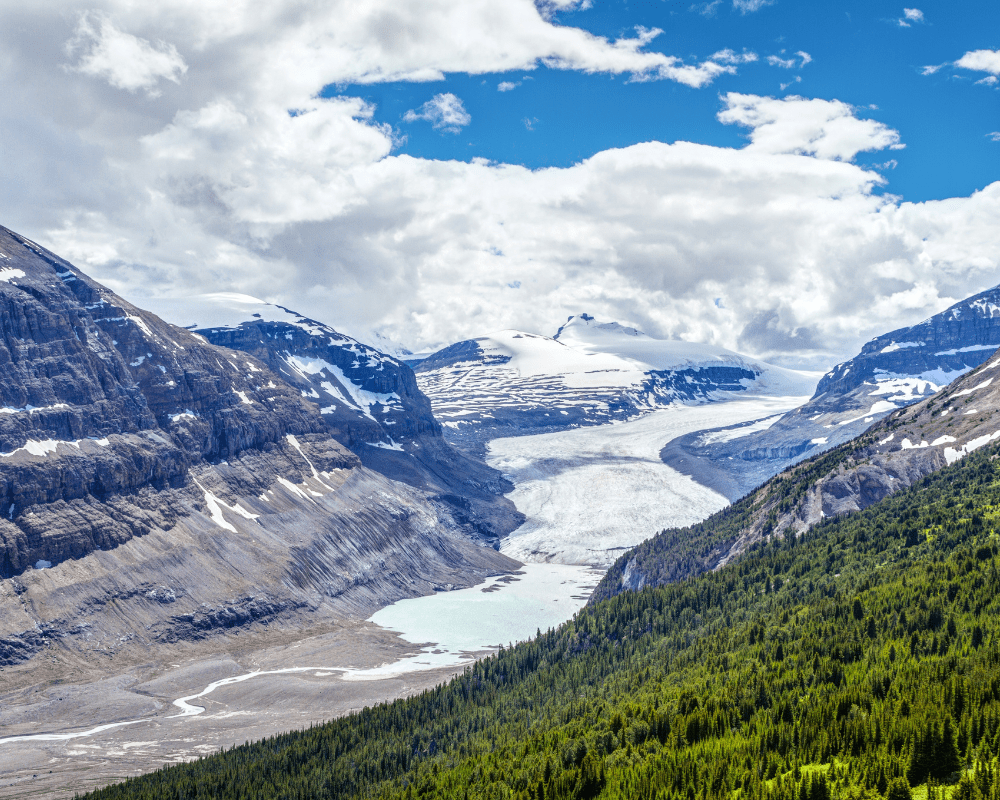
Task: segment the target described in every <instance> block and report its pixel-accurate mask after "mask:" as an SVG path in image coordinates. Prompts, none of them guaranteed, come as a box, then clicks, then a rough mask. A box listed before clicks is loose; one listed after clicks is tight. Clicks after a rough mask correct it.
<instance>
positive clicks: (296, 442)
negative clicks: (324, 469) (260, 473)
mask: <svg viewBox="0 0 1000 800" xmlns="http://www.w3.org/2000/svg"><path fill="white" fill-rule="evenodd" d="M285 439H286V440H287V442H288V443H289V444H290V445H291V446H292V447H294V448H295V449H296V450H297V451H298V453H299V455H300V456H302V458H303V459H305V462H306V463H307V464H308V465H309V469H311V470H312V474H313V477H314V478H316V480H318V481H320V482H321V483H322V479H321V478H320V474H319V471H318V470H317V469H316V467H315V466H314V465H313V462H312V461H310V460H309V456H307V455H306V454H305V451H304V450H303V449H302V445H300V444H299V440H298V439H296V438H295V437H294V436H293V435H292V434H290V433H286V434H285ZM324 485H325V484H324Z"/></svg>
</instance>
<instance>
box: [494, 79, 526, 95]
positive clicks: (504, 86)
mask: <svg viewBox="0 0 1000 800" xmlns="http://www.w3.org/2000/svg"><path fill="white" fill-rule="evenodd" d="M520 85H521V81H516V82H515V81H500V83H498V84H497V91H498V92H509V91H511V90H512V89H516V88H517V87H518V86H520Z"/></svg>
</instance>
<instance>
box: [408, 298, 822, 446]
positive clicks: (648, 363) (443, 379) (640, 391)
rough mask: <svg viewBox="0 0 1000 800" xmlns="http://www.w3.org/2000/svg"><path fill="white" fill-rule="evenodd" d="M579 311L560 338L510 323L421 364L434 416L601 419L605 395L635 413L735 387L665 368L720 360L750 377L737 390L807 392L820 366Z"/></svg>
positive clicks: (722, 394) (696, 367)
mask: <svg viewBox="0 0 1000 800" xmlns="http://www.w3.org/2000/svg"><path fill="white" fill-rule="evenodd" d="M578 319H581V318H579V317H574V318H572V319H571V321H570V323H567V325H566V326H564V327H563V328H562V329H560V331H559V333H558V336H559V339H550V338H548V337H546V336H539V335H536V334H529V333H523V332H521V331H515V330H506V331H500V332H497V333H494V334H491V335H489V336H484V337H481V338H478V339H475V340H474V342H475V344H476V345H477V346H478V348H479V350H480V351H481V355H480V354H479V353H477V354H476V355H475V356H470V358H469V360H466V361H459V362H455V363H452V364H448V365H446V366H442V367H439V368H437V369H432V370H422V371H420V372H418V373H417V382H418V384H419V386H420V388H421V390H422V391H423V392H424V393H425V394H426V395H427V396H428V397H429V398H430V400H431V403H432V405H433V408H434V415H435V416H436V417H437V418H439V419H444V420H448V421H449V422H460V423H462V424H470V423H473V424H474V423H478V422H480V421H482V420H483V419H490V418H491V417H492V416H493V412H494V411H495V410H496V409H498V408H510V409H516V410H517V411H518V412H519V413H520V412H525V411H529V410H531V411H538V412H539V413H542V414H545V413H548V414H550V415H552V416H555V415H557V414H558V415H560V416H565V415H566V414H568V412H566V409H574V410H576V411H577V412H579V413H578V414H577V415H576V416H575V417H574V420H573V421H574V424H577V423H578V422H580V421H586V422H602V421H605V420H606V419H607V418H608V417H609V416H610V412H609V408H610V405H611V404H612V403H613V404H614V407H615V408H616V409H627V411H626V412H625V413H626V414H628V415H633V414H639V413H645V412H647V411H651V410H653V409H656V408H663V407H666V406H668V405H670V404H673V403H677V402H692V401H695V402H698V401H700V402H705V401H714V400H724V399H725V400H728V399H729V397H731V396H732V395H734V394H736V392H733V391H727V390H723V389H716V388H715V386H714V384H712V383H711V382H709V381H706V382H705V383H703V384H698V383H697V382H693V381H692V379H691V375H690V374H685V375H684V377H685V378H687V379H688V383H689V384H694V385H693V386H692V387H691V389H685V388H683V386H680V387H679V386H678V385H677V378H676V377H675V376H674V375H673V374H671V373H672V371H682V372H684V373H687V372H688V371H690V372H694V373H697V372H698V371H700V370H701V369H703V368H706V367H719V366H726V367H730V368H734V369H741V370H746V371H747V372H749V373H751V374H753V375H755V376H756V377H755V379H753V380H749V379H744V380H742V381H740V383H741V385H742V387H743V391H740V392H739V394H741V395H776V396H792V395H805V394H811V393H812V392H813V390H814V389H815V387H816V383H817V381H818V379H819V373H806V372H795V371H793V370H787V369H783V368H781V367H775V366H772V365H770V364H766V363H764V362H762V361H757V360H754V359H751V358H748V357H747V356H742V355H740V354H738V353H733V352H731V351H729V350H725V349H724V348H720V347H714V346H709V345H703V344H693V343H690V342H680V341H667V340H662V339H654V338H653V337H650V336H646V335H645V334H643V333H641V332H639V331H636V330H635V329H633V328H625V327H623V326H621V325H618V324H617V323H597V322H596V321H595V320H592V319H591V320H589V321H588V324H586V325H585V324H583V323H581V324H578V325H574V324H573V322H574V320H578ZM590 323H593V324H590ZM664 373H667V374H666V375H665V374H664ZM564 412H565V413H564ZM616 413H617V412H616ZM452 427H455V426H452ZM712 427H718V426H712Z"/></svg>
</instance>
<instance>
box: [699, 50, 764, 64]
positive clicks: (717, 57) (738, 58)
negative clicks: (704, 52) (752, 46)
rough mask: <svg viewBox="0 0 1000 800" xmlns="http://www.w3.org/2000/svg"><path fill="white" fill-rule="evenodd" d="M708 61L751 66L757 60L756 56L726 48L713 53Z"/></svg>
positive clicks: (751, 53)
mask: <svg viewBox="0 0 1000 800" xmlns="http://www.w3.org/2000/svg"><path fill="white" fill-rule="evenodd" d="M709 60H710V61H715V62H717V63H719V64H752V63H753V62H754V61H756V60H757V54H756V53H754V52H750V51H747V50H744V51H743V52H742V53H737V52H736V51H735V50H730V49H728V48H726V49H725V50H720V51H719V52H718V53H714V54H713V55H712V57H711V58H710V59H709Z"/></svg>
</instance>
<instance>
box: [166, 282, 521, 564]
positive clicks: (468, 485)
mask: <svg viewBox="0 0 1000 800" xmlns="http://www.w3.org/2000/svg"><path fill="white" fill-rule="evenodd" d="M170 311H171V313H172V314H173V315H175V317H176V319H177V320H178V321H183V322H184V323H185V324H186V325H187V326H188V327H189V328H190V329H191V330H193V331H194V332H195V333H196V334H198V335H199V336H203V337H204V338H205V339H207V340H208V341H210V342H211V343H213V344H217V345H221V346H223V347H226V348H229V349H233V350H239V351H241V352H244V353H248V354H250V355H252V356H253V357H254V358H256V359H257V360H259V361H260V362H261V363H264V364H266V365H267V366H268V367H269V368H270V369H271V371H272V372H274V373H275V374H277V375H280V376H281V378H282V379H283V380H284V381H285V382H286V383H287V384H289V385H290V386H292V387H294V388H295V389H297V390H298V391H299V392H300V394H301V396H302V398H303V399H304V400H306V401H307V402H309V403H310V404H312V405H313V406H314V407H315V408H316V410H317V411H318V412H319V414H320V416H321V417H322V419H323V422H324V423H325V425H326V429H327V430H328V431H329V432H330V434H331V435H332V436H333V438H335V439H336V440H337V441H338V442H340V443H341V444H343V445H344V446H345V447H347V448H348V449H350V450H351V451H353V452H354V453H355V454H356V455H357V456H358V458H359V459H360V460H361V463H362V464H364V465H365V466H366V467H369V468H371V469H373V470H375V471H377V472H380V473H382V474H383V475H385V476H387V477H389V478H392V479H393V480H399V481H402V482H404V483H406V484H408V485H410V486H413V487H416V488H418V489H420V490H423V491H426V492H428V493H429V494H430V496H431V500H432V502H434V503H436V504H437V505H438V506H439V509H440V510H441V512H442V513H444V514H447V515H449V516H450V517H451V519H452V520H453V521H454V522H455V524H456V525H459V526H461V527H463V528H465V529H466V530H467V531H468V532H469V533H470V534H473V535H475V536H477V537H479V538H480V539H481V540H483V541H484V542H486V543H489V544H490V545H492V546H496V545H497V543H498V542H499V539H500V537H502V536H504V535H506V534H507V533H509V532H510V531H511V530H513V529H514V528H516V527H517V526H518V525H520V524H521V522H522V521H523V519H524V518H523V516H522V515H521V514H519V513H518V512H517V510H516V509H515V508H514V505H513V503H511V502H510V501H509V500H507V499H505V498H504V497H503V493H504V492H509V491H511V490H512V489H513V486H511V485H510V483H509V482H507V481H506V480H504V479H503V478H502V476H501V475H500V473H499V472H497V471H496V470H493V469H490V468H489V467H487V466H486V465H485V464H484V463H482V462H481V461H478V460H475V459H471V458H469V457H468V456H466V455H464V454H462V453H459V452H458V451H456V450H455V449H454V448H452V447H451V446H450V445H449V444H448V443H447V442H445V441H444V439H443V438H442V436H441V426H440V425H439V424H438V423H437V421H436V420H435V419H434V416H433V414H432V413H431V404H430V401H429V400H428V399H427V397H426V396H425V395H424V394H423V392H421V391H420V389H419V388H418V387H417V381H416V378H415V376H414V374H413V370H412V369H410V367H409V366H407V365H406V364H404V363H403V362H401V361H399V360H397V359H395V358H392V357H390V356H387V355H385V354H384V353H381V352H379V351H378V350H375V349H374V348H372V347H369V346H367V345H365V344H363V343H361V342H359V341H357V340H355V339H352V338H351V337H349V336H345V335H343V334H341V333H338V332H337V331H336V330H334V329H333V328H331V327H329V326H328V325H325V324H323V323H321V322H317V321H316V320H312V319H308V318H306V317H303V316H302V315H300V314H296V313H295V312H294V311H290V310H289V309H286V308H283V307H281V306H276V305H273V304H270V303H264V302H262V301H260V300H257V299H256V298H252V297H248V296H246V295H234V294H216V295H204V296H201V297H196V298H191V299H190V300H188V301H184V302H183V303H178V304H177V306H176V307H175V308H173V309H170ZM199 320H201V321H200V322H199ZM206 320H214V322H213V324H210V325H206V324H204V323H205V321H206Z"/></svg>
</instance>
